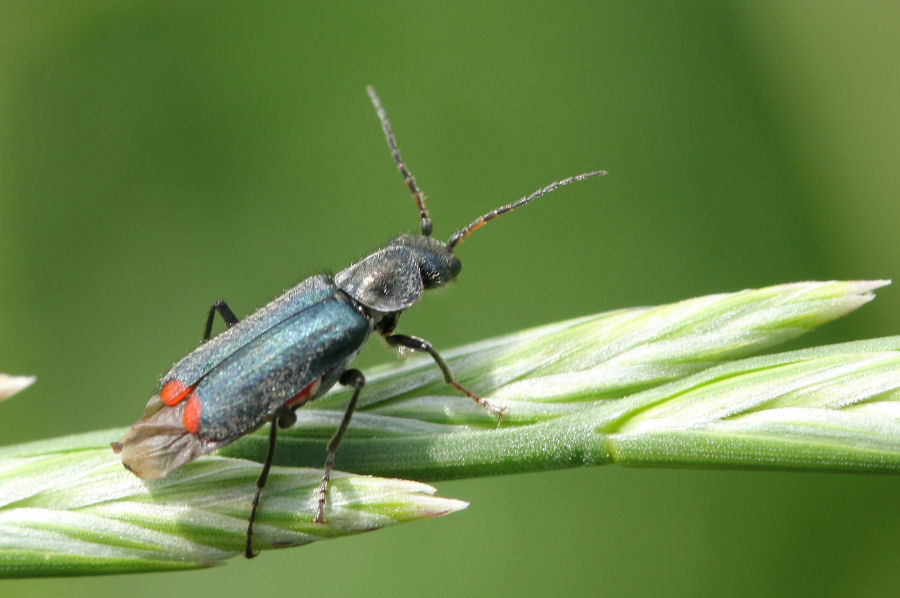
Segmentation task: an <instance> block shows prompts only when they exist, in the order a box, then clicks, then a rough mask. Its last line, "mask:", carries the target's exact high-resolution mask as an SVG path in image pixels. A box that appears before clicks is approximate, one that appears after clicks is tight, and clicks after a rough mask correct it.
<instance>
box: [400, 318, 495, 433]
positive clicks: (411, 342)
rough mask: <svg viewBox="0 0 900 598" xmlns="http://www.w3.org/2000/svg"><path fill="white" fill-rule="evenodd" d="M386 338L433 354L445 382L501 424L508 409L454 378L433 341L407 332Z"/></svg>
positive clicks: (409, 347)
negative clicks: (472, 390) (497, 405)
mask: <svg viewBox="0 0 900 598" xmlns="http://www.w3.org/2000/svg"><path fill="white" fill-rule="evenodd" d="M384 340H385V341H387V344H389V345H390V346H392V347H404V348H406V349H412V350H413V351H423V352H425V353H428V354H429V355H431V358H432V359H434V362H435V363H436V364H437V366H438V367H439V368H440V369H441V374H443V376H444V382H446V383H447V384H449V385H450V386H452V387H453V388H455V389H456V390H458V391H459V392H461V393H462V394H464V395H466V396H467V397H469V398H470V399H472V400H473V401H475V402H476V403H478V404H479V405H481V406H482V407H484V408H485V409H487V410H488V411H490V412H491V413H493V414H494V415H496V416H497V425H500V420H501V419H503V413H504V412H505V411H506V409H505V408H500V407H495V406H494V405H492V404H491V403H490V402H488V401H487V400H486V399H483V398H481V397H479V396H478V395H476V394H475V393H473V392H471V391H469V390H467V389H466V388H464V387H463V386H462V385H461V384H459V383H458V382H457V381H456V380H454V379H453V373H452V372H451V371H450V366H449V365H447V362H446V361H444V358H443V357H441V356H440V355H439V354H438V352H437V351H435V350H434V347H432V346H431V343H429V342H428V341H426V340H425V339H423V338H419V337H417V336H407V335H405V334H392V335H390V336H386V337H384Z"/></svg>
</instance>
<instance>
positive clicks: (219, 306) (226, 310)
mask: <svg viewBox="0 0 900 598" xmlns="http://www.w3.org/2000/svg"><path fill="white" fill-rule="evenodd" d="M216 312H219V315H220V316H222V319H223V320H225V328H231V327H232V326H234V325H235V324H237V323H238V319H237V316H236V315H234V312H233V311H231V308H230V307H228V304H227V303H225V300H224V299H219V300H218V301H216V302H215V303H213V304H212V306H210V308H209V315H208V316H206V327H205V328H204V329H203V342H204V343H205V342H206V341H208V340H209V338H210V336H212V326H213V318H214V317H215V315H216Z"/></svg>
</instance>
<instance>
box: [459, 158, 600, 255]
mask: <svg viewBox="0 0 900 598" xmlns="http://www.w3.org/2000/svg"><path fill="white" fill-rule="evenodd" d="M606 174H607V172H606V171H605V170H595V171H593V172H585V173H583V174H578V175H575V176H570V177H569V178H567V179H563V180H561V181H556V182H555V183H550V184H549V185H547V186H546V187H544V188H543V189H538V190H537V191H535V192H534V193H532V194H531V195H526V196H525V197H523V198H522V199H520V200H518V201H514V202H513V203H510V204H506V205H505V206H501V207H499V208H497V209H495V210H491V211H490V212H488V213H487V214H485V215H484V216H481V217H479V218H477V219H476V220H475V221H474V222H472V224H470V225H469V226H467V227H465V228H464V229H462V230H460V231H458V232H455V233H453V234H452V235H451V236H450V240H449V241H447V248H448V249H449V250H450V251H453V248H454V247H455V246H456V245H457V244H458V243H459V242H460V241H462V240H463V239H465V238H466V237H468V236H469V234H470V233H471V232H472V231H473V230H475V229H477V228H481V227H482V226H484V225H485V223H486V222H488V221H490V220H493V219H494V218H496V217H497V216H499V215H500V214H503V213H504V212H512V211H513V210H515V209H516V208H520V207H522V206H524V205H525V204H527V203H528V202H530V201H531V200H533V199H537V198H538V197H540V196H542V195H546V194H547V193H550V192H551V191H554V190H556V189H558V188H559V187H565V186H566V185H568V184H569V183H574V182H576V181H583V180H584V179H589V178H591V177H595V176H605V175H606Z"/></svg>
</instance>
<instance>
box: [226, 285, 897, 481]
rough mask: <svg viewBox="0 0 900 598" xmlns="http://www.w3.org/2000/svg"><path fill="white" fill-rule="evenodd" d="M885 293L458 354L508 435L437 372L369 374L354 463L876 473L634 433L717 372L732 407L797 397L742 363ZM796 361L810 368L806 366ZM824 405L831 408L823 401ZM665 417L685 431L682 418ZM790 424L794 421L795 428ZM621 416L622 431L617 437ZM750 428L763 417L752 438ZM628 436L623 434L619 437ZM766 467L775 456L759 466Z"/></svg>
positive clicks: (415, 473) (476, 470) (503, 341)
mask: <svg viewBox="0 0 900 598" xmlns="http://www.w3.org/2000/svg"><path fill="white" fill-rule="evenodd" d="M884 284H885V282H883V281H875V282H868V281H859V282H824V283H820V282H808V283H795V284H788V285H779V286H775V287H769V288H763V289H756V290H750V291H742V292H739V293H731V294H721V295H712V296H708V297H700V298H696V299H690V300H687V301H681V302H678V303H675V304H671V305H664V306H660V307H652V308H637V309H628V310H621V311H615V312H611V313H606V314H599V315H596V316H591V317H587V318H579V319H577V320H571V321H568V322H561V323H557V324H551V325H549V326H543V327H540V328H536V329H533V330H527V331H524V332H519V333H516V334H512V335H508V336H504V337H500V338H495V339H491V340H488V341H483V342H480V343H476V344H473V345H468V346H465V347H461V348H458V349H455V350H451V351H447V352H446V353H445V356H446V357H447V360H448V361H449V362H450V365H451V367H452V369H453V371H454V372H455V373H456V375H457V378H458V379H459V380H460V381H461V382H462V383H463V384H464V385H465V386H467V387H468V388H471V389H473V390H476V391H477V392H480V393H482V394H483V396H485V397H486V398H488V399H489V400H490V401H491V402H493V403H495V404H497V405H500V406H504V407H506V408H507V413H506V415H505V416H504V419H503V423H502V427H501V428H500V429H497V427H496V421H495V419H494V418H493V417H492V416H491V415H490V414H488V413H486V412H485V411H484V410H483V409H481V408H479V407H478V406H476V405H475V404H474V403H473V402H472V401H471V400H469V399H467V398H465V397H461V396H459V395H458V394H456V393H455V392H454V391H452V390H451V389H448V388H446V386H445V385H444V384H443V383H442V382H441V380H440V373H439V372H438V371H437V368H435V367H434V364H433V363H432V362H431V361H430V360H429V359H416V360H414V361H411V362H410V363H406V364H403V365H399V366H394V367H387V368H381V369H378V370H376V371H374V372H370V373H369V374H368V376H367V378H368V380H369V384H367V386H366V388H365V389H364V392H363V395H362V398H361V399H360V404H361V407H360V408H358V410H357V412H356V414H355V415H354V417H353V425H352V426H351V429H350V432H349V433H348V437H347V439H346V440H345V441H344V444H343V446H342V447H341V451H340V454H339V456H338V465H339V466H340V467H341V468H342V469H346V470H349V471H355V472H367V473H378V474H380V475H396V476H402V477H410V478H414V479H420V480H439V479H446V478H458V477H471V476H477V475H490V474H500V473H511V472H518V471H535V470H541V469H552V468H559V467H573V466H578V465H583V464H599V463H609V462H616V461H618V462H621V463H627V464H630V465H640V464H645V465H651V464H655V465H660V464H682V465H697V464H701V463H702V464H704V465H707V466H728V465H735V464H738V463H739V464H740V465H741V466H746V467H776V468H777V467H787V466H796V467H805V468H825V469H828V468H830V469H848V470H855V469H856V468H857V467H858V468H860V469H866V470H869V469H872V468H873V467H874V462H870V461H869V460H867V459H868V457H865V458H863V457H862V456H859V458H858V459H857V460H853V459H851V460H849V461H847V460H846V459H844V457H841V456H840V454H842V451H843V450H844V449H843V448H839V447H837V446H833V445H827V446H833V448H834V449H835V451H836V452H835V455H833V456H832V457H828V456H827V455H826V454H825V453H824V452H822V451H813V452H812V453H809V455H810V456H809V458H806V459H802V458H800V457H796V458H787V457H785V458H784V459H782V460H772V459H771V458H770V455H769V454H768V453H765V454H763V453H761V452H759V451H760V450H761V449H760V448H759V447H756V448H754V449H752V450H751V449H750V448H748V447H745V450H747V451H751V452H750V454H748V456H747V457H746V458H739V457H738V456H737V455H736V454H732V453H729V452H727V451H726V450H725V449H726V448H727V446H728V442H737V441H736V440H735V438H732V437H729V436H728V435H727V434H726V437H723V438H720V440H719V442H718V444H717V445H716V446H718V447H719V449H717V450H719V451H720V452H719V453H716V452H715V451H711V449H710V448H709V443H710V442H712V441H713V436H714V434H713V431H712V430H713V429H712V428H710V429H709V430H707V431H706V432H705V433H704V435H702V436H700V435H698V434H697V432H696V431H695V430H694V431H692V432H688V431H686V430H687V426H685V428H686V430H680V429H678V430H674V429H671V430H666V432H665V433H657V432H652V433H651V430H653V426H658V425H660V424H659V423H658V422H656V421H654V423H653V424H652V425H651V424H650V423H645V424H644V427H643V428H641V429H640V430H641V433H640V434H638V435H634V434H632V433H631V432H630V430H631V428H627V427H625V424H624V422H625V421H627V420H628V418H635V424H634V425H635V426H637V425H638V424H637V422H639V421H642V420H640V419H639V416H640V415H641V413H642V412H643V411H644V410H647V409H650V407H651V406H652V405H653V404H654V403H653V402H654V401H658V402H659V403H660V404H661V405H664V404H666V401H667V400H672V401H675V396H674V395H672V394H667V393H674V392H675V391H674V390H671V389H677V388H681V387H680V386H679V385H680V384H689V383H691V382H690V381H691V380H694V379H697V378H696V377H697V376H700V378H699V379H701V380H702V379H703V378H702V376H704V375H711V374H709V372H715V371H718V370H716V368H729V367H734V368H737V369H736V370H735V371H733V372H731V373H730V374H728V376H730V377H731V378H733V380H732V382H733V384H734V385H736V386H734V387H728V388H717V389H716V393H718V394H717V395H716V396H721V397H725V396H730V395H728V394H727V393H732V394H734V393H737V392H738V390H735V389H740V388H742V387H743V386H747V387H748V388H749V387H751V386H752V387H753V388H755V389H757V391H759V389H760V388H765V389H766V392H769V393H770V394H773V395H778V394H779V393H781V392H788V388H787V387H786V385H788V384H791V382H790V380H788V378H787V376H788V373H789V370H784V369H779V370H777V372H773V375H772V377H770V378H766V377H764V376H762V377H761V376H760V375H759V374H755V375H754V374H753V373H751V372H743V371H742V370H741V369H740V368H743V367H746V366H745V365H744V364H743V363H741V362H733V361H732V360H734V359H736V358H740V357H744V356H746V355H749V354H753V353H757V352H759V351H761V350H763V349H766V348H768V347H771V346H772V345H774V344H776V343H779V342H783V341H786V340H788V339H791V338H794V337H796V336H797V335H799V334H801V333H803V332H805V331H807V330H810V329H812V328H814V327H815V326H818V325H820V324H822V323H825V322H827V321H829V320H832V319H835V318H837V317H840V316H842V315H844V314H846V313H848V312H849V311H852V310H853V309H855V308H856V307H858V306H860V305H862V304H864V303H865V302H867V301H869V300H871V299H872V297H873V295H872V293H871V291H872V290H873V289H874V288H877V287H879V286H882V285H884ZM880 346H881V345H880V344H879V343H878V342H875V344H874V345H860V346H859V348H858V351H859V352H860V353H859V354H847V353H844V349H842V348H829V349H822V350H823V351H829V350H830V351H834V352H835V355H834V356H833V358H834V359H835V360H837V361H838V362H846V364H845V365H846V367H848V368H850V367H854V366H853V365H852V364H854V363H856V361H857V360H862V361H865V360H866V359H868V358H869V357H868V354H869V353H870V352H873V351H876V347H880ZM788 355H797V357H796V358H797V359H802V357H800V354H788ZM764 359H765V358H764ZM773 359H774V358H773ZM750 363H754V362H750ZM723 364H724V365H723ZM815 366H816V364H814V363H813V364H807V367H810V368H815ZM796 367H798V368H799V367H801V366H800V365H799V364H798V365H797V366H796ZM858 370H859V371H858V372H857V375H858V376H863V377H865V378H866V380H867V383H868V384H871V385H872V387H873V388H881V386H880V385H887V387H890V384H891V383H892V381H893V380H894V377H895V376H896V370H895V369H893V366H892V362H891V361H890V360H887V361H885V362H884V364H883V367H882V368H881V369H880V370H877V371H873V372H872V373H868V371H867V370H866V369H865V368H862V367H860V368H858ZM839 371H840V370H834V372H835V373H837V372H839ZM704 372H706V374H705V373H704ZM776 373H777V376H778V377H776V376H775V374H776ZM876 374H877V375H876ZM870 378H871V379H870ZM832 383H833V385H834V386H833V387H830V390H829V389H821V393H825V392H833V393H839V394H840V393H844V392H850V390H851V389H850V388H848V387H847V383H846V381H843V382H842V381H841V380H839V379H837V378H835V379H834V380H833V381H832ZM842 384H843V385H844V386H842V387H841V385H842ZM673 385H674V386H673ZM679 392H682V391H679ZM683 392H686V390H685V391H683ZM697 392H699V391H697ZM884 392H888V391H887V390H884ZM791 396H793V395H791ZM817 396H818V395H817ZM848 396H849V395H848ZM346 399H347V393H346V391H341V390H339V391H337V392H333V393H331V394H330V395H328V396H327V397H325V398H323V399H322V400H321V401H320V402H318V404H315V405H312V406H310V407H309V408H304V410H303V411H301V412H300V418H299V420H298V423H297V425H296V426H295V427H294V428H293V429H291V430H288V431H286V433H285V434H283V435H282V437H281V440H280V445H279V451H278V456H277V459H278V460H279V461H280V462H282V463H285V464H293V465H300V464H303V465H307V466H315V465H316V464H319V463H322V462H323V461H324V458H325V456H324V448H323V447H324V444H325V442H326V440H327V438H328V437H329V436H330V435H331V433H332V432H333V430H334V428H335V427H336V426H337V423H338V422H339V421H340V417H341V414H342V412H343V403H344V402H345V401H346ZM723 400H724V399H723ZM785 400H786V399H785ZM796 400H799V399H796ZM809 400H810V401H814V400H821V397H819V398H815V397H813V396H812V395H811V396H810V397H809ZM703 401H712V395H704V397H703V399H702V400H701V403H702V402H703ZM660 409H661V407H660ZM654 413H656V412H654ZM665 413H670V414H671V415H670V416H667V417H672V418H673V419H674V418H675V413H676V412H674V411H668V412H665ZM678 413H680V412H678ZM788 413H789V412H785V411H782V412H779V414H780V415H782V416H787V415H788ZM793 413H795V414H798V415H800V412H797V411H794V412H793ZM802 415H803V416H809V417H810V418H811V420H810V425H814V424H813V422H814V420H815V417H814V415H815V416H816V417H817V416H819V415H821V414H820V413H818V414H813V413H812V412H804V413H803V414H802ZM643 417H645V418H646V417H649V416H648V415H646V414H645V415H644V416H643ZM723 417H725V416H723ZM754 417H755V418H756V419H755V420H753V421H760V418H762V417H763V416H761V415H756V416H754ZM609 418H613V419H612V420H611V421H614V422H615V425H617V426H622V430H621V431H619V430H616V429H613V428H610V427H609V426H611V425H612V424H610V423H608V422H607V421H606V420H607V419H609ZM663 419H665V418H663ZM726 419H727V418H726ZM679 421H682V422H683V421H684V420H683V419H682V420H679ZM695 423H696V422H691V425H694V424H695ZM749 425H750V423H749V418H748V421H747V422H745V426H748V427H749ZM793 425H794V426H799V425H800V424H799V423H795V424H793ZM728 426H733V423H732V422H730V421H723V422H720V423H719V424H718V426H717V427H716V428H715V430H717V431H722V432H721V433H722V434H725V432H724V430H729V431H730V432H728V434H737V430H734V429H733V428H729V427H728ZM769 426H770V428H769V429H770V432H771V433H769V436H768V437H767V438H768V442H770V443H772V444H773V445H774V443H776V439H777V438H779V436H778V434H775V433H774V432H773V430H774V423H770V424H769ZM791 429H798V428H791V426H790V425H789V424H788V423H787V422H785V423H784V424H783V425H782V432H781V433H782V435H785V438H786V437H787V436H786V435H787V434H788V432H789V431H790V430H791ZM691 430H693V428H691ZM617 431H618V432H620V433H619V435H614V434H613V433H614V432H617ZM626 431H628V433H627V434H626V433H625V432H626ZM870 432H871V433H872V434H874V433H875V431H874V430H871V431H870V430H868V429H867V430H866V431H863V432H861V433H862V434H864V435H865V434H869V433H870ZM806 433H807V435H808V434H810V432H809V431H807V432H806ZM685 434H693V435H692V436H689V437H690V438H692V439H693V440H694V441H696V442H697V443H698V444H697V446H698V447H699V448H697V450H696V451H695V452H697V453H700V454H702V455H705V456H706V459H705V460H703V461H700V460H698V459H699V458H698V456H697V455H695V456H693V457H691V458H690V459H688V458H687V455H688V453H690V452H691V448H690V445H689V444H688V445H684V446H682V445H681V444H679V443H683V442H685V438H688V436H683V435H685ZM680 435H681V436H680ZM651 439H652V443H651ZM782 440H784V438H783V439H782ZM784 441H785V442H788V441H787V440H784ZM265 445H266V442H265V436H264V435H263V434H255V435H251V436H249V437H247V438H245V439H242V440H241V441H240V442H238V443H235V444H234V445H232V446H231V447H228V448H226V449H225V450H224V451H222V452H223V453H225V454H229V455H235V456H242V457H247V458H251V459H257V460H260V459H262V457H263V455H264V454H265ZM789 445H790V446H792V447H794V448H795V449H796V452H798V453H799V452H803V451H807V452H808V451H810V450H812V449H810V448H809V447H807V446H805V445H803V444H802V443H801V444H796V441H794V440H791V441H790V442H789ZM639 448H643V449H645V450H644V452H643V453H642V452H641V451H639V450H638V449H639ZM736 450H737V449H736ZM773 450H774V449H773ZM873 450H874V449H873ZM888 450H889V452H890V451H893V450H894V449H888ZM753 451H756V453H753ZM753 454H758V455H759V457H758V459H757V461H754V459H753V457H752V455H753ZM892 463H893V461H889V462H886V463H885V464H884V466H883V469H885V470H890V469H891V468H892V467H893V465H892ZM874 468H875V469H876V470H877V469H878V467H874Z"/></svg>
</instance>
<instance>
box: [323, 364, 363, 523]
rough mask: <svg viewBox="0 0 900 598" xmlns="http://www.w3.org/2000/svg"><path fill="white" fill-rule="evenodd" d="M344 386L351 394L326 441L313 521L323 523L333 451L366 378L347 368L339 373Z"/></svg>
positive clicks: (332, 464)
mask: <svg viewBox="0 0 900 598" xmlns="http://www.w3.org/2000/svg"><path fill="white" fill-rule="evenodd" d="M339 382H340V383H341V384H343V385H344V386H352V387H353V388H354V390H353V396H352V397H350V402H349V403H348V404H347V410H346V411H345V412H344V419H342V420H341V425H340V427H339V428H338V429H337V432H335V433H334V436H332V437H331V440H329V441H328V458H327V459H325V474H324V475H323V476H322V487H321V488H320V489H319V508H318V510H317V511H316V519H315V522H314V523H325V499H326V498H327V497H328V482H329V480H330V479H331V470H332V469H334V453H335V452H337V450H338V447H339V446H340V445H341V440H343V438H344V432H346V431H347V426H349V425H350V418H351V417H352V416H353V409H355V408H356V400H357V399H358V398H359V392H360V391H361V390H362V387H363V386H365V384H366V378H365V377H364V376H363V375H362V372H360V371H359V370H347V371H346V372H344V373H343V374H341V378H340V380H339Z"/></svg>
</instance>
